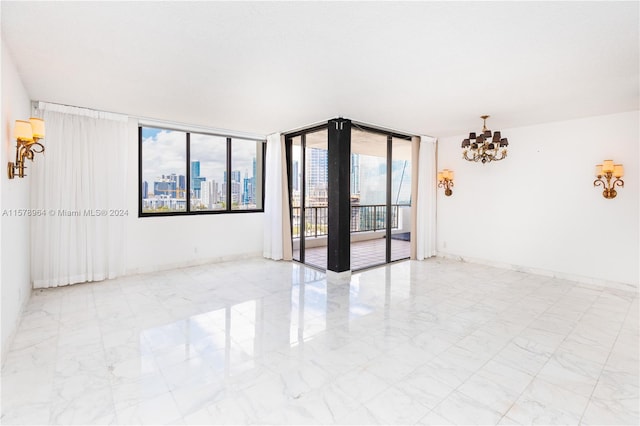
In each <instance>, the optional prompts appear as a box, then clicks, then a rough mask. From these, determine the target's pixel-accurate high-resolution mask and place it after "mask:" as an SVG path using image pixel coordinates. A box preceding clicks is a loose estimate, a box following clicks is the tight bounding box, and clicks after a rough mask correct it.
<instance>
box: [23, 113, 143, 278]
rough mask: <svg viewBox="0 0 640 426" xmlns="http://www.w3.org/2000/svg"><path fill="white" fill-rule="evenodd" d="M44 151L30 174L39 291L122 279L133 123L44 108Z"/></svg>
mask: <svg viewBox="0 0 640 426" xmlns="http://www.w3.org/2000/svg"><path fill="white" fill-rule="evenodd" d="M37 115H39V116H40V117H42V118H43V119H44V122H45V126H46V135H45V139H44V146H45V152H44V155H39V156H38V157H37V158H36V160H35V162H34V163H33V165H32V166H31V167H30V168H29V170H30V176H29V179H32V182H31V207H32V209H34V210H35V211H39V212H41V213H43V214H42V215H40V216H34V217H32V221H31V226H32V229H31V275H32V281H33V286H34V287H35V288H44V287H57V286H62V285H67V284H74V283H80V282H86V281H100V280H104V279H108V278H114V277H116V276H118V275H121V274H123V273H124V260H125V238H124V237H125V235H124V233H125V226H126V220H127V217H128V216H127V215H132V214H134V215H135V214H137V212H134V211H128V210H127V203H126V194H127V136H128V123H127V120H128V118H127V117H126V116H121V115H117V114H111V113H104V112H99V111H93V110H87V109H84V108H75V107H68V106H64V105H56V104H49V103H43V102H40V103H39V105H38V109H37Z"/></svg>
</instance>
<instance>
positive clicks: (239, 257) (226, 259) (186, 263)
mask: <svg viewBox="0 0 640 426" xmlns="http://www.w3.org/2000/svg"><path fill="white" fill-rule="evenodd" d="M255 258H261V259H262V258H263V256H262V252H255V253H242V254H232V255H228V256H216V257H208V258H202V259H195V260H189V261H183V262H174V263H163V264H161V265H152V266H142V267H139V268H129V269H127V271H126V273H125V275H124V276H127V275H137V274H147V273H150V272H161V271H168V270H171V269H179V268H189V267H192V266H202V265H208V264H211V263H222V262H233V261H238V260H247V259H255Z"/></svg>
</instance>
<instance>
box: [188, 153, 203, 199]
mask: <svg viewBox="0 0 640 426" xmlns="http://www.w3.org/2000/svg"><path fill="white" fill-rule="evenodd" d="M206 180H207V178H206V177H204V176H200V162H199V161H192V162H191V193H192V194H193V197H194V198H196V199H200V191H201V189H202V182H204V181H206Z"/></svg>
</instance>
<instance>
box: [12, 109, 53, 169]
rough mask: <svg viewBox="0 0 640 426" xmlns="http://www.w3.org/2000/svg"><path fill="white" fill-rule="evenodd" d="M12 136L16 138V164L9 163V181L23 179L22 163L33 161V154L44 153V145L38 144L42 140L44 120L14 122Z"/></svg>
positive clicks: (23, 166)
mask: <svg viewBox="0 0 640 426" xmlns="http://www.w3.org/2000/svg"><path fill="white" fill-rule="evenodd" d="M13 134H14V136H15V138H16V141H17V143H16V162H15V163H12V162H9V164H8V167H7V172H8V174H9V179H13V178H14V177H16V176H18V177H21V178H22V177H25V176H26V175H25V174H24V169H26V168H27V167H26V166H25V165H24V161H25V160H26V159H29V160H31V161H33V154H36V153H40V152H44V145H42V144H41V143H40V142H38V141H39V140H40V139H43V138H44V120H42V119H40V118H30V119H29V121H24V120H16V125H15V127H14V128H13Z"/></svg>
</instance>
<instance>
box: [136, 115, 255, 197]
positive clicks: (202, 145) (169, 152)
mask: <svg viewBox="0 0 640 426" xmlns="http://www.w3.org/2000/svg"><path fill="white" fill-rule="evenodd" d="M258 144H261V142H256V141H249V140H244V139H233V140H232V160H231V161H232V166H233V167H232V170H240V172H241V176H242V177H243V178H244V177H245V172H248V175H249V177H252V176H253V162H252V159H253V158H254V157H255V155H256V150H257V149H256V148H257V146H259V145H258ZM191 161H200V175H201V176H206V177H207V179H208V180H209V179H211V178H213V179H215V180H216V181H218V182H220V183H222V180H223V173H224V171H225V169H226V138H225V137H221V136H210V135H202V134H197V133H192V134H191ZM171 173H175V174H176V175H185V176H186V174H187V172H186V133H185V132H181V131H175V130H163V129H155V128H149V127H143V129H142V180H143V181H147V182H149V186H150V187H153V182H155V181H156V180H159V179H160V178H161V176H162V175H163V174H164V175H169V174H171Z"/></svg>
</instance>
